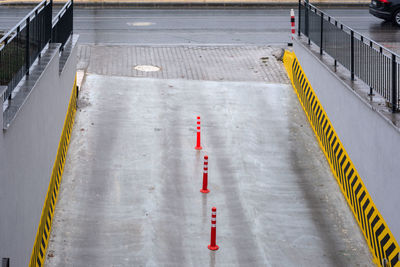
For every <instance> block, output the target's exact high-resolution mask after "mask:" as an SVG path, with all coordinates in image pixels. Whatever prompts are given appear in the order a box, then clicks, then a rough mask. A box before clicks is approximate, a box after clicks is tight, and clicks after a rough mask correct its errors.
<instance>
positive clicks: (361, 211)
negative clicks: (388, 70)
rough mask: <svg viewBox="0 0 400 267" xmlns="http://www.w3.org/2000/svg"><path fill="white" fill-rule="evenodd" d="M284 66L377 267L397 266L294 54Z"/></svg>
mask: <svg viewBox="0 0 400 267" xmlns="http://www.w3.org/2000/svg"><path fill="white" fill-rule="evenodd" d="M283 63H284V66H285V69H286V71H287V74H288V76H289V79H290V81H291V83H292V85H293V88H294V90H295V92H296V94H297V97H298V99H299V101H300V104H301V106H302V107H303V110H304V112H305V114H306V115H307V119H308V121H309V122H310V125H311V128H312V129H313V131H314V133H315V135H316V137H317V140H318V143H319V145H320V147H321V149H322V151H323V152H324V154H325V157H326V159H327V160H328V162H329V165H330V167H331V170H332V172H333V174H334V176H335V178H336V180H337V182H338V184H339V187H340V189H341V191H342V193H343V195H344V197H345V199H346V200H347V203H348V204H349V206H350V208H351V210H352V212H353V214H354V217H355V219H356V221H357V223H358V225H359V227H360V230H361V232H362V233H363V235H364V237H365V239H366V241H367V244H368V247H369V249H370V250H371V253H372V256H373V261H374V263H375V264H377V265H378V266H383V267H387V266H391V267H400V259H399V257H400V247H399V245H398V243H397V241H396V240H395V238H394V236H393V234H392V232H391V231H390V229H389V227H388V226H387V224H386V222H385V220H384V219H383V217H382V215H381V214H380V212H379V211H378V209H377V207H376V206H375V204H374V202H373V201H372V198H371V196H370V194H369V193H368V190H367V188H366V187H365V185H364V183H363V181H362V180H361V178H360V176H359V174H358V172H357V170H356V168H355V166H354V164H353V162H352V161H351V159H350V157H349V155H348V154H347V152H346V150H345V148H344V146H343V144H342V142H341V141H340V139H339V136H338V135H337V134H336V131H335V129H334V128H333V125H332V123H331V121H330V120H329V118H328V116H327V114H326V112H325V110H324V109H323V107H322V105H321V103H320V101H319V100H318V97H317V95H316V94H315V92H314V90H313V88H312V87H311V85H310V82H309V81H308V79H307V77H306V75H305V73H304V71H303V69H302V68H301V66H300V63H299V61H298V59H297V57H296V55H295V53H294V52H290V51H285V54H284V56H283Z"/></svg>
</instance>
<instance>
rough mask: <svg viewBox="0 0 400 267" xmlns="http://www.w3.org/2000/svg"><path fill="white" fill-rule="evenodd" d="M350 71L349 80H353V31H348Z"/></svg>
mask: <svg viewBox="0 0 400 267" xmlns="http://www.w3.org/2000/svg"><path fill="white" fill-rule="evenodd" d="M350 45H351V49H350V50H351V51H350V73H351V80H352V81H354V32H353V31H352V30H351V31H350Z"/></svg>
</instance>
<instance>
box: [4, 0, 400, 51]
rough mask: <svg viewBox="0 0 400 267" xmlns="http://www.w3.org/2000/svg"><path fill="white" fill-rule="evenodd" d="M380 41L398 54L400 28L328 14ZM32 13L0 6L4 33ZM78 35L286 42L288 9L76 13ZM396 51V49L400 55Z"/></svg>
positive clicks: (107, 39)
mask: <svg viewBox="0 0 400 267" xmlns="http://www.w3.org/2000/svg"><path fill="white" fill-rule="evenodd" d="M325 11H326V12H327V13H328V14H330V15H332V16H334V17H337V18H338V19H340V20H341V21H343V23H345V24H347V25H348V26H350V27H352V28H354V29H355V30H356V31H359V32H360V33H362V34H365V35H366V36H369V37H370V38H372V39H373V40H375V41H378V42H382V43H384V44H385V45H386V46H387V47H390V48H395V49H398V45H397V43H400V28H397V27H395V26H393V25H392V24H391V23H387V22H383V21H382V20H380V19H378V18H375V17H373V16H372V15H370V14H369V13H368V9H367V8H358V9H354V8H350V9H325ZM27 12H28V9H18V8H8V7H1V6H0V29H9V28H11V27H12V26H13V25H15V23H17V22H18V20H19V19H21V18H22V17H23V16H24V14H26V13H27ZM74 21H75V24H74V27H75V33H78V34H80V42H81V43H91V44H118V43H121V44H256V45H264V44H271V43H286V42H287V41H288V37H289V35H288V33H289V26H290V24H289V9H227V10H223V9H214V10H210V9H198V10H196V9H181V10H173V9H172V10H171V9H164V10H162V9H89V8H88V9H82V8H77V9H75V10H74ZM396 51H397V50H396Z"/></svg>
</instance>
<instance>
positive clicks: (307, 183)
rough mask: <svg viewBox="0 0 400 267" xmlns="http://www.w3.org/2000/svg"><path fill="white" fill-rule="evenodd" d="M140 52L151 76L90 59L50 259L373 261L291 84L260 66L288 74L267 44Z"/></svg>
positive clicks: (57, 262)
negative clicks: (205, 176) (205, 181)
mask: <svg viewBox="0 0 400 267" xmlns="http://www.w3.org/2000/svg"><path fill="white" fill-rule="evenodd" d="M96 49H98V50H96ZM106 49H108V50H106ZM122 49H126V50H129V49H130V47H119V46H115V47H114V46H108V47H98V46H96V47H95V48H93V49H92V50H91V52H90V54H91V58H97V57H99V56H101V55H104V51H105V50H106V51H109V52H108V53H110V54H112V53H115V54H124V55H130V56H131V57H132V58H137V57H136V56H134V55H135V53H132V54H130V53H123V52H122V51H123V50H122ZM135 49H138V50H139V51H141V53H138V57H139V59H137V60H138V61H141V62H142V64H145V63H146V64H151V65H153V64H155V62H157V64H158V66H159V67H161V69H162V70H163V72H162V73H161V74H158V75H160V76H156V75H157V74H150V73H143V74H142V75H140V73H137V72H121V74H122V75H120V76H117V75H116V74H112V73H113V72H114V71H118V69H114V68H113V67H109V66H104V69H102V68H99V67H98V66H90V64H95V65H99V62H100V61H98V60H99V59H96V60H93V61H89V63H88V64H89V66H88V70H90V72H89V71H88V72H89V73H88V74H87V76H86V81H85V82H84V84H83V86H82V90H81V93H80V100H79V110H78V112H77V116H76V124H75V125H74V129H73V133H72V139H71V144H70V147H69V150H68V154H67V161H66V166H65V171H64V174H63V180H62V184H61V189H60V196H59V201H58V203H57V206H56V211H55V217H54V225H53V229H52V234H51V237H50V243H49V248H48V253H47V256H46V259H47V260H46V266H70V265H74V266H373V264H372V262H371V255H370V252H369V250H368V248H367V245H366V243H365V241H364V239H363V236H362V234H361V233H360V231H359V229H358V225H357V223H356V222H355V220H354V219H353V215H352V213H351V211H350V209H349V208H348V206H347V203H346V202H345V200H344V197H343V195H342V193H341V192H340V189H339V187H338V185H337V183H336V180H335V178H334V177H333V176H332V173H331V171H330V168H329V166H328V164H327V162H326V160H325V158H324V155H323V154H322V152H321V150H320V148H319V146H318V144H317V142H316V139H315V136H314V134H313V132H312V130H311V128H310V127H309V124H308V121H307V119H306V117H305V115H304V113H303V111H302V109H301V106H300V104H299V102H298V100H297V97H296V95H295V93H294V91H293V88H292V87H291V85H290V84H289V81H288V79H287V78H286V77H284V76H279V75H265V80H264V79H261V77H260V75H258V74H256V73H255V71H257V72H259V71H262V69H260V68H261V67H260V66H259V65H260V63H262V64H263V68H265V69H267V70H268V68H271V69H272V68H273V69H274V70H275V71H276V70H279V71H282V72H283V71H284V70H283V66H282V64H281V63H280V62H278V61H276V60H275V58H274V57H273V56H272V49H271V48H270V47H247V48H241V47H235V49H236V50H232V48H229V47H220V46H219V47H199V48H195V47H193V46H191V47H180V48H179V47H172V48H170V49H168V47H162V48H159V49H155V48H152V47H147V48H146V47H138V48H135ZM113 50H115V52H113ZM235 53H237V54H238V55H241V56H238V57H237V59H236V57H232V55H235ZM154 54H161V56H159V57H151V56H149V55H154ZM199 55H201V56H202V57H201V58H202V59H199V58H200V57H199ZM261 55H262V57H263V59H264V60H261V59H260V57H261ZM225 57H226V58H225ZM159 58H161V59H163V60H159ZM174 58H175V60H171V61H168V60H166V59H174ZM195 58H197V60H196V59H195ZM203 58H207V60H206V61H201V60H203ZM242 58H244V59H246V60H247V61H246V62H248V63H247V64H252V66H251V65H246V64H242V63H240V62H241V61H240V60H242ZM126 60H127V62H128V63H124V64H133V65H134V64H136V63H135V62H134V61H130V60H131V59H130V58H127V59H126ZM157 60H159V61H157ZM235 60H238V61H239V63H240V64H239V63H237V62H235ZM116 61H117V60H116ZM186 61H191V62H193V61H194V62H195V63H196V62H198V63H201V64H192V65H190V64H188V63H185V64H186V65H185V64H184V62H186ZM227 61H233V62H232V63H231V64H230V65H232V66H229V64H226V63H225V64H218V62H227ZM129 62H130V63H129ZM177 62H182V63H181V64H182V65H184V66H187V67H185V68H181V66H179V64H177ZM104 63H107V61H104ZM210 63H211V64H212V65H213V66H214V67H213V68H210V69H209V68H208V66H209V65H208V64H210ZM114 64H115V63H114ZM115 65H118V64H115ZM240 66H242V67H240ZM131 67H132V66H131ZM224 72H225V75H223V74H224ZM99 73H102V74H99ZM214 73H218V75H222V78H224V79H226V80H228V81H219V80H217V79H219V77H221V76H216V75H214ZM235 73H236V74H237V75H234V74H235ZM239 73H240V75H238V74H239ZM109 74H112V75H109ZM139 76H140V77H139ZM181 76H184V77H183V78H179V77H181ZM152 77H157V78H152ZM171 77H174V78H173V79H171ZM199 77H203V78H202V79H201V78H199ZM193 78H196V79H193ZM198 115H199V116H201V118H202V146H203V150H202V151H196V150H195V149H194V146H195V131H196V128H195V125H196V116H198ZM206 154H207V155H208V156H209V189H210V191H211V192H210V193H209V194H207V195H204V194H201V193H200V192H199V190H200V188H201V185H202V180H201V179H202V167H203V166H202V164H203V156H204V155H206ZM212 206H216V207H217V209H218V211H217V244H218V245H219V246H220V249H219V250H218V251H216V252H211V251H210V250H208V248H207V245H208V244H209V238H210V226H211V225H210V219H211V207H212Z"/></svg>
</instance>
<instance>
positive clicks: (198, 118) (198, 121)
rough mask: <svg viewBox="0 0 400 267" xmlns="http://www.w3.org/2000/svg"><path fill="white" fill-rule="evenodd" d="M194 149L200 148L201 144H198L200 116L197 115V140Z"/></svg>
mask: <svg viewBox="0 0 400 267" xmlns="http://www.w3.org/2000/svg"><path fill="white" fill-rule="evenodd" d="M194 149H196V150H201V149H202V147H201V144H200V117H197V142H196V147H195V148H194Z"/></svg>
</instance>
